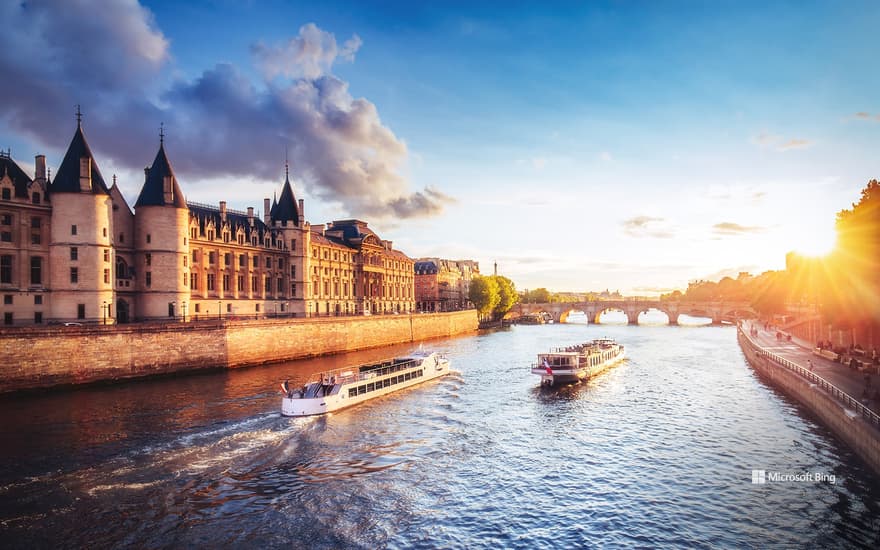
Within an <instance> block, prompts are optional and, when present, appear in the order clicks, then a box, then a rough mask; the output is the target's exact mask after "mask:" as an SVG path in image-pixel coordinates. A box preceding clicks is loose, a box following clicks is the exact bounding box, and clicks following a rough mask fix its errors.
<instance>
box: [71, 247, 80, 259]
mask: <svg viewBox="0 0 880 550" xmlns="http://www.w3.org/2000/svg"><path fill="white" fill-rule="evenodd" d="M78 259H79V248H77V247H75V246H71V247H70V260H71V261H74V262H75V261H76V260H78Z"/></svg>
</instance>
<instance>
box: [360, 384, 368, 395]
mask: <svg viewBox="0 0 880 550" xmlns="http://www.w3.org/2000/svg"><path fill="white" fill-rule="evenodd" d="M365 393H367V387H366V386H364V385H360V386H358V395H363V394H365Z"/></svg>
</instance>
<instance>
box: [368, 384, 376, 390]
mask: <svg viewBox="0 0 880 550" xmlns="http://www.w3.org/2000/svg"><path fill="white" fill-rule="evenodd" d="M375 389H376V384H373V383H369V384H367V391H373V390H375Z"/></svg>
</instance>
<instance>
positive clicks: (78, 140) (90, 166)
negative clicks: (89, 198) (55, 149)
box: [49, 105, 108, 195]
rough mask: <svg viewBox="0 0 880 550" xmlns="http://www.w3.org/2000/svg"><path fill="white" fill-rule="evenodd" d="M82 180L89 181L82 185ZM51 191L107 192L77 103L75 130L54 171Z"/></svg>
mask: <svg viewBox="0 0 880 550" xmlns="http://www.w3.org/2000/svg"><path fill="white" fill-rule="evenodd" d="M82 182H90V183H88V184H87V186H86V187H83V183H82ZM49 190H50V191H51V192H53V193H93V194H96V195H106V194H107V193H108V189H107V185H106V184H105V183H104V177H103V176H101V171H100V170H99V169H98V163H96V162H95V158H94V156H93V155H92V150H91V148H89V143H88V141H86V136H85V134H84V133H83V129H82V113H81V112H80V110H79V105H77V107H76V132H74V134H73V139H71V140H70V145H68V146H67V152H66V153H65V154H64V159H63V160H62V161H61V166H59V167H58V171H57V172H56V173H55V181H53V182H52V186H51V187H50V189H49Z"/></svg>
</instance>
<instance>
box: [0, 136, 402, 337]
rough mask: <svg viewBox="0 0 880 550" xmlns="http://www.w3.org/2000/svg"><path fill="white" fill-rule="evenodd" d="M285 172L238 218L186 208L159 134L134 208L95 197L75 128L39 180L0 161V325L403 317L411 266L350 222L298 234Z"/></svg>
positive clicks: (98, 193) (363, 226)
mask: <svg viewBox="0 0 880 550" xmlns="http://www.w3.org/2000/svg"><path fill="white" fill-rule="evenodd" d="M303 209H304V204H303V201H302V199H300V200H299V201H297V200H296V198H295V196H294V193H293V186H292V185H291V183H290V176H289V174H287V175H286V177H285V181H284V184H283V185H282V188H281V194H280V196H279V197H278V198H277V199H275V200H273V201H272V202H271V203H270V201H269V199H265V200H264V214H263V216H262V218H261V217H260V216H259V215H257V214H255V213H254V208H252V207H251V208H248V209H247V211H238V210H233V209H231V208H227V206H226V202H225V201H219V203H218V205H217V206H216V207H215V206H212V205H207V204H199V203H195V202H187V200H186V198H185V197H184V194H183V192H182V190H181V186H180V183H179V182H178V180H177V177H176V175H175V173H174V169H173V168H172V165H171V162H170V161H169V159H168V156H167V153H166V151H165V145H164V139H163V138H162V137H161V136H160V144H159V150H158V152H157V153H156V157H155V159H154V160H153V163H152V164H151V165H150V167H149V168H146V169H145V170H144V183H143V186H142V188H141V191H140V194H139V195H138V198H137V201H136V202H135V204H134V210H132V208H130V207H129V205H128V203H127V202H126V200H125V198H124V197H123V195H122V193H121V191H120V190H119V187H118V186H117V184H116V178H115V176H114V178H113V183H112V185H111V186H110V187H108V186H107V184H106V182H105V180H104V178H103V176H102V175H101V172H100V170H99V168H98V164H97V162H95V159H94V156H93V155H92V152H91V149H90V148H89V145H88V142H87V141H86V138H85V135H84V133H83V128H82V124H81V123H80V122H79V121H78V123H77V128H76V132H75V133H74V136H73V139H72V140H71V142H70V146H69V147H68V149H67V152H66V154H65V155H64V158H63V160H62V161H61V165H60V166H59V168H58V170H57V172H56V173H55V178H54V179H52V178H51V177H50V175H49V174H47V167H46V158H45V157H44V156H43V155H38V156H37V157H36V160H35V165H34V177H33V178H31V177H30V176H28V175H27V174H26V173H25V171H24V170H22V169H21V167H19V166H18V164H16V163H15V161H14V160H13V159H12V157H11V155H10V154H9V153H4V154H0V295H2V296H3V306H2V315H3V324H6V325H12V324H31V323H37V324H39V323H45V322H56V321H57V322H88V323H94V322H98V323H113V322H129V321H134V320H149V319H154V320H158V319H161V320H180V321H184V320H185V321H189V320H198V319H211V318H229V317H244V318H248V317H263V316H281V315H285V316H288V315H298V316H302V315H362V314H379V313H395V312H410V311H414V310H415V291H414V270H413V261H412V260H411V259H410V258H408V257H407V256H406V255H405V254H403V253H402V252H400V251H398V250H394V248H393V247H392V243H391V242H390V241H387V240H382V239H380V238H379V237H378V236H377V235H376V234H375V233H374V232H373V231H372V230H371V229H369V228H368V226H367V223H366V222H363V221H360V220H341V221H334V222H331V223H329V224H326V225H323V224H322V225H310V224H309V223H308V222H306V221H305V217H304V213H303Z"/></svg>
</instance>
